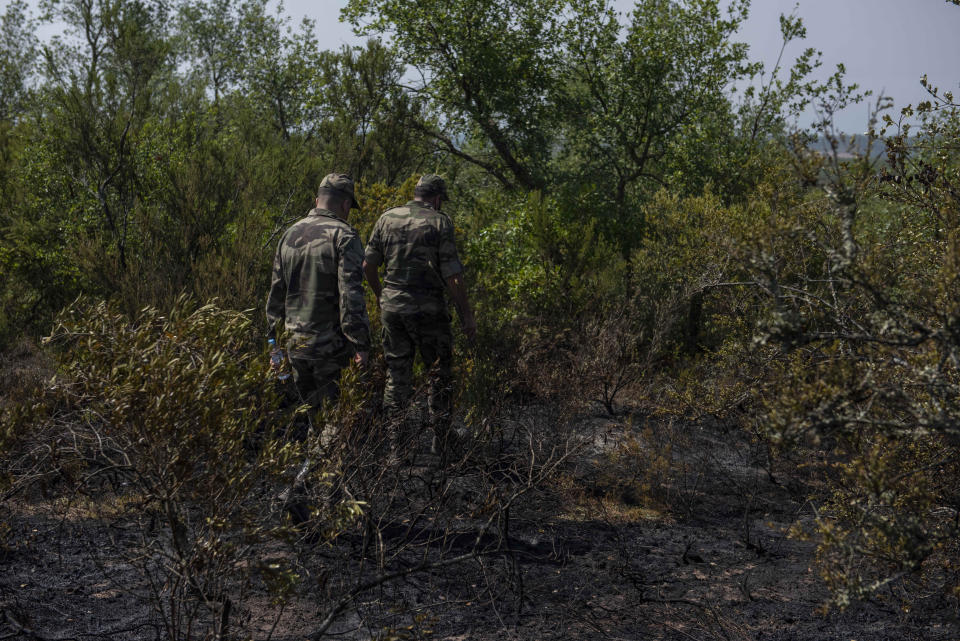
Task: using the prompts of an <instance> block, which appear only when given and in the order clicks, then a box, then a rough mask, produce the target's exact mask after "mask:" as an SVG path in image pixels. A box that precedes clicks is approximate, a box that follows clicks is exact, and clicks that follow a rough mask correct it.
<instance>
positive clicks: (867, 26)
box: [0, 0, 960, 133]
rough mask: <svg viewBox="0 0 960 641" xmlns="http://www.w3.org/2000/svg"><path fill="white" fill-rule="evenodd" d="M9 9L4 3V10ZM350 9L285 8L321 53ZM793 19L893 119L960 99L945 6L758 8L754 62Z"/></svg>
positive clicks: (751, 24)
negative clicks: (889, 106) (887, 105)
mask: <svg viewBox="0 0 960 641" xmlns="http://www.w3.org/2000/svg"><path fill="white" fill-rule="evenodd" d="M728 1H729V0H723V2H724V3H726V2H728ZM34 2H35V0H34ZM6 4H7V1H6V0H0V6H6ZM344 4H345V0H285V2H284V7H285V9H286V12H287V13H288V15H290V16H291V17H292V18H293V20H294V22H295V23H298V22H299V21H300V19H301V18H302V17H304V16H306V17H310V18H312V19H314V20H315V21H316V23H317V32H318V33H317V35H318V38H319V40H320V44H321V46H323V47H324V48H328V49H337V48H340V47H341V46H342V45H344V44H350V45H353V44H360V43H362V41H363V39H362V38H358V37H357V36H355V35H354V34H353V32H352V31H351V29H350V27H349V26H348V25H345V24H343V23H341V22H339V15H340V8H341V7H342V6H344ZM616 5H617V7H618V8H619V9H620V11H621V12H624V13H626V12H629V10H630V9H631V8H632V7H633V6H634V3H633V2H632V1H631V0H616ZM794 11H796V12H797V14H798V15H799V16H800V17H801V18H803V20H804V23H805V24H806V27H807V39H806V40H805V41H803V42H795V43H794V44H793V45H791V47H790V48H788V50H787V52H786V55H785V61H787V62H789V61H790V60H792V59H793V58H795V57H796V56H797V55H798V54H799V53H800V52H801V51H802V50H803V48H805V47H808V46H809V47H814V48H816V49H819V50H820V51H822V52H823V63H824V66H823V70H822V74H821V75H822V77H825V76H827V75H829V74H830V73H832V72H833V70H834V68H835V67H836V65H837V63H843V64H845V65H846V68H847V79H848V81H849V82H856V83H858V84H859V85H860V86H861V88H863V89H871V90H873V91H874V92H875V93H879V92H881V91H884V92H885V93H886V94H887V95H890V96H893V98H894V99H895V102H896V109H895V110H894V111H893V112H891V115H895V114H897V113H899V108H900V107H902V106H904V105H907V104H911V103H914V104H915V103H917V102H918V101H920V100H924V99H925V98H926V94H925V93H924V91H923V89H922V88H921V87H920V78H921V76H923V75H924V74H927V75H928V77H929V79H930V81H931V82H932V83H934V84H936V85H938V86H939V87H940V88H941V91H946V90H952V91H954V93H958V94H960V91H958V89H960V7H958V6H955V5H952V4H948V3H947V2H945V0H753V2H752V6H751V9H750V17H749V19H748V21H747V23H746V24H745V25H744V27H743V29H742V30H741V32H740V40H742V41H744V42H746V43H748V44H749V45H750V54H751V58H752V59H754V60H760V61H762V62H764V63H766V64H767V66H768V67H770V66H772V65H773V63H774V62H775V61H776V57H777V54H778V53H779V50H780V44H781V43H780V26H779V20H778V17H779V15H780V14H781V13H787V14H789V13H793V12H794ZM52 31H53V30H50V31H48V33H50V32H52ZM44 35H46V34H44ZM811 118H812V116H811ZM802 124H806V123H802ZM839 124H840V126H841V127H842V128H843V129H844V130H846V131H847V132H849V133H857V132H862V131H864V129H865V128H866V124H867V106H866V105H859V106H856V107H854V108H853V109H851V110H848V112H847V113H844V114H842V115H841V117H840V118H839Z"/></svg>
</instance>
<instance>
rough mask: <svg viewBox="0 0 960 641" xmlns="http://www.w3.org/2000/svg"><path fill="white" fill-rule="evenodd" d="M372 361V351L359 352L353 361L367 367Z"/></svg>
mask: <svg viewBox="0 0 960 641" xmlns="http://www.w3.org/2000/svg"><path fill="white" fill-rule="evenodd" d="M369 361H370V352H357V353H356V354H355V355H354V357H353V362H354V363H356V364H357V365H359V366H360V367H366V366H367V363H368V362H369Z"/></svg>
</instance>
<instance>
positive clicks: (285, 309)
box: [267, 174, 370, 409]
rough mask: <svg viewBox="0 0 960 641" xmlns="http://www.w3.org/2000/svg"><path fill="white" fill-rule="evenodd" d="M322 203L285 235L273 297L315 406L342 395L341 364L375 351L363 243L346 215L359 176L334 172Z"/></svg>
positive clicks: (297, 377) (296, 371) (272, 316)
mask: <svg viewBox="0 0 960 641" xmlns="http://www.w3.org/2000/svg"><path fill="white" fill-rule="evenodd" d="M316 205H317V206H316V209H313V210H311V211H310V212H309V213H308V214H307V215H306V217H304V218H302V219H300V220H299V221H297V222H296V223H294V224H293V225H291V226H290V228H289V229H287V231H286V232H284V234H283V236H282V237H281V239H280V243H279V245H278V246H277V253H276V256H275V258H274V261H273V279H272V283H271V285H270V294H269V296H268V297H267V320H268V322H269V324H270V335H271V336H273V335H275V332H276V330H277V329H278V327H279V325H280V323H283V324H284V326H285V328H286V331H287V335H288V337H289V339H288V341H287V354H288V356H289V358H290V364H291V366H292V369H293V378H294V381H295V383H296V387H297V391H298V392H299V393H300V398H301V401H302V402H304V403H308V404H309V405H310V406H311V407H313V408H314V409H316V408H318V407H320V405H321V404H322V403H323V401H324V400H326V399H336V398H337V396H338V394H339V385H338V381H339V379H340V372H341V370H342V369H343V368H344V367H345V366H346V365H347V364H348V363H349V362H350V359H351V358H353V359H354V361H355V362H357V363H358V364H360V365H363V364H365V363H366V361H367V355H368V353H369V351H370V324H369V321H368V319H367V308H366V303H365V301H364V296H363V271H362V265H363V245H362V244H361V242H360V236H359V235H358V234H357V231H356V230H355V229H354V228H353V227H351V226H350V225H348V224H347V222H346V220H347V217H348V215H349V213H350V209H351V208H353V207H359V205H358V204H357V200H356V198H355V197H354V184H353V179H351V178H350V177H349V176H347V175H345V174H330V175H328V176H326V177H325V178H324V179H323V181H322V182H321V183H320V188H319V190H318V192H317V201H316Z"/></svg>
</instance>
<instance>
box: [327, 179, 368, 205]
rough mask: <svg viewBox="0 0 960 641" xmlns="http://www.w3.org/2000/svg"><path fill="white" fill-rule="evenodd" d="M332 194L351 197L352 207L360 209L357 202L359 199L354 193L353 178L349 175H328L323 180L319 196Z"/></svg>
mask: <svg viewBox="0 0 960 641" xmlns="http://www.w3.org/2000/svg"><path fill="white" fill-rule="evenodd" d="M330 192H339V193H341V194H345V195H347V196H350V207H352V208H353V209H360V203H358V202H357V197H356V196H355V195H354V192H353V178H351V177H350V176H349V175H348V174H327V175H326V176H324V177H323V180H321V181H320V188H319V189H318V190H317V195H318V196H322V195H323V194H324V193H330Z"/></svg>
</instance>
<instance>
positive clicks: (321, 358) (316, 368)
mask: <svg viewBox="0 0 960 641" xmlns="http://www.w3.org/2000/svg"><path fill="white" fill-rule="evenodd" d="M305 342H306V341H304V340H303V338H302V337H300V336H297V335H295V336H294V337H293V338H292V339H291V341H290V342H289V343H288V344H287V349H288V352H287V353H288V355H289V357H290V366H291V369H292V370H293V382H294V383H295V384H296V388H297V393H298V395H299V397H300V398H299V399H298V400H299V402H300V403H302V404H306V405H309V406H310V407H311V408H312V409H314V410H317V409H319V408H320V406H321V405H323V403H324V401H328V400H329V401H336V400H337V399H338V398H339V397H340V372H341V371H343V368H344V367H346V366H347V364H348V363H349V362H350V356H351V349H350V347H349V345H348V344H347V342H346V341H345V340H343V339H340V338H337V339H335V340H331V341H327V342H324V343H323V344H320V345H317V344H311V343H307V344H304V343H305Z"/></svg>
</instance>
